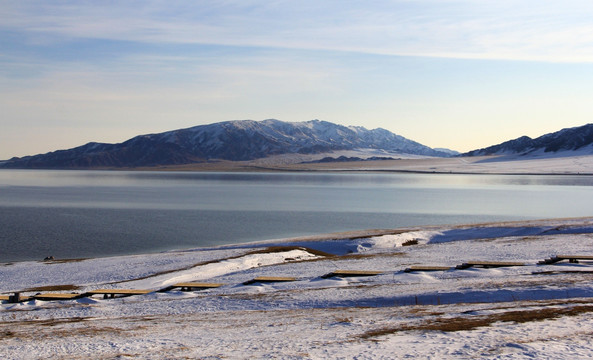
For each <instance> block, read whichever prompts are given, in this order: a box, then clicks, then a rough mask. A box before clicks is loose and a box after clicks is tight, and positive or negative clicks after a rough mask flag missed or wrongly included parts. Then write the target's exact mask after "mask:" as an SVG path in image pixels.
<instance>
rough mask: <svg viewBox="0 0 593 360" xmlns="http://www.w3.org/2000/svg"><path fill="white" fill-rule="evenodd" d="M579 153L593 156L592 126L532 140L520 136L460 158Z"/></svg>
mask: <svg viewBox="0 0 593 360" xmlns="http://www.w3.org/2000/svg"><path fill="white" fill-rule="evenodd" d="M575 152H580V153H582V154H593V124H587V125H583V126H579V127H573V128H567V129H562V130H560V131H557V132H554V133H550V134H546V135H543V136H540V137H538V138H535V139H532V138H530V137H529V136H521V137H519V138H517V139H514V140H509V141H506V142H503V143H501V144H498V145H494V146H490V147H487V148H483V149H478V150H473V151H470V152H467V153H465V154H462V155H461V156H482V155H522V156H528V155H536V154H539V155H541V154H549V155H552V154H560V153H562V154H564V153H566V154H568V153H575Z"/></svg>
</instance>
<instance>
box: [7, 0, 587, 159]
mask: <svg viewBox="0 0 593 360" xmlns="http://www.w3.org/2000/svg"><path fill="white" fill-rule="evenodd" d="M592 100H593V2H592V1H576V0H565V1H548V0H538V1H532V0H524V1H515V0H479V1H478V0H475V1H471V0H458V1H449V0H394V1H346V0H336V1H334V0H325V1H319V0H316V1H309V0H301V1H272V0H270V1H251V0H237V1H232V0H231V1H221V0H219V1H199V0H197V1H174V0H164V1H53V0H39V1H29V0H19V1H12V0H0V109H1V110H0V111H1V113H0V114H1V116H0V126H1V129H2V130H1V132H0V159H7V158H10V157H12V156H23V155H33V154H37V153H45V152H48V151H53V150H58V149H66V148H71V147H75V146H78V145H82V144H84V143H87V142H90V141H97V142H108V143H116V142H122V141H125V140H127V139H129V138H131V137H133V136H135V135H140V134H148V133H157V132H163V131H168V130H174V129H179V128H187V127H191V126H195V125H201V124H209V123H214V122H219V121H226V120H241V119H252V120H264V119H269V118H275V119H279V120H283V121H307V120H312V119H321V120H326V121H330V122H334V123H338V124H343V125H356V126H364V127H366V128H368V129H373V128H377V127H381V128H385V129H387V130H390V131H392V132H394V133H396V134H399V135H402V136H405V137H407V138H409V139H412V140H415V141H418V142H420V143H422V144H424V145H428V146H430V147H447V148H451V149H455V150H458V151H469V150H473V149H476V148H482V147H485V146H489V145H493V144H497V143H500V142H503V141H506V140H510V139H514V138H517V137H519V136H522V135H528V136H531V137H537V136H540V135H543V134H545V133H549V132H554V131H557V130H560V129H562V128H566V127H574V126H580V125H584V124H586V123H590V122H593V119H592V115H593V101H592Z"/></svg>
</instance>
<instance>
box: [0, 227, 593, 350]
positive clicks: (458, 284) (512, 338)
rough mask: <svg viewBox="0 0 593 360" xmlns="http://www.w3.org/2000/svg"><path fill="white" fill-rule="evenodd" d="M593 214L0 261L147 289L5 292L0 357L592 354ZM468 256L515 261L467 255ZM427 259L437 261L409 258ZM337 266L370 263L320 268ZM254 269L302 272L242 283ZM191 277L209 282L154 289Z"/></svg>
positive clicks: (41, 277)
mask: <svg viewBox="0 0 593 360" xmlns="http://www.w3.org/2000/svg"><path fill="white" fill-rule="evenodd" d="M559 254H566V255H593V218H579V219H562V220H542V221H526V222H512V223H497V224H480V225H467V226H450V227H447V226H443V227H426V228H412V229H397V230H373V231H366V232H357V233H350V234H334V235H327V236H320V237H318V238H314V237H310V238H300V239H291V240H284V241H274V242H265V243H253V244H241V245H236V246H226V247H219V248H213V249H195V250H187V251H176V252H167V253H160V254H150V255H137V256H124V257H114V258H99V259H78V260H60V259H57V260H54V261H48V262H22V263H14V264H0V292H2V293H4V294H11V293H13V292H17V291H19V292H22V295H25V296H32V295H35V294H37V293H42V294H43V293H48V292H52V293H55V292H63V293H71V292H76V293H84V292H86V291H89V290H93V289H98V288H103V289H104V288H119V289H149V290H155V291H154V292H151V293H149V294H147V295H137V296H130V297H125V298H115V299H103V298H102V297H99V296H93V297H84V298H80V299H77V300H63V301H41V300H29V301H25V302H22V303H18V304H12V303H8V302H3V303H2V304H1V305H0V355H1V357H2V358H4V359H34V358H88V357H90V358H114V357H119V358H128V357H129V358H133V357H139V358H155V359H161V358H204V359H223V358H224V359H235V358H237V359H243V358H254V359H260V358H286V359H309V358H314V359H322V358H346V359H349V358H359V359H363V358H379V359H380V358H386V359H388V358H389V359H392V358H432V359H447V358H450V359H475V358H488V359H513V358H517V359H518V358H537V359H546V358H547V359H558V358H567V359H568V358H570V359H575V358H593V345H591V343H590V339H591V336H592V334H593V321H592V317H591V315H592V312H593V261H591V262H588V261H581V262H579V263H568V262H567V261H562V262H558V263H556V264H553V265H538V262H539V261H542V260H544V259H546V258H549V257H550V256H552V255H559ZM471 261H488V262H513V263H522V264H524V266H505V267H470V268H466V269H456V268H455V267H456V266H457V265H461V264H463V263H467V262H471ZM420 265H423V266H425V265H431V266H441V267H446V268H449V269H448V270H440V271H412V272H405V271H404V270H405V269H407V268H409V267H412V266H420ZM336 270H373V271H381V272H382V273H381V274H379V275H376V276H357V277H326V276H324V275H326V274H329V273H331V272H333V271H336ZM262 276H282V277H294V278H296V280H295V281H286V282H269V283H268V282H255V283H253V284H250V285H245V284H244V283H245V282H247V281H249V280H253V279H254V278H256V277H262ZM187 281H200V282H212V283H222V284H223V286H221V287H219V288H215V289H207V290H196V291H188V292H182V291H178V290H179V289H177V290H171V291H168V292H157V291H156V290H159V289H163V288H166V287H167V286H170V285H173V284H176V283H179V282H187Z"/></svg>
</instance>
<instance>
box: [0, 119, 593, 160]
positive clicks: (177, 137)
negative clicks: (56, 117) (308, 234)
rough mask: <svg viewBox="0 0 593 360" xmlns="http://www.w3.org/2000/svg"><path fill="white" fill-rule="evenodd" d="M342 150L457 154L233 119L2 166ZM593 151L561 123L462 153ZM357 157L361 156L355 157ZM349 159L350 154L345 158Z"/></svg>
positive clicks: (378, 134)
mask: <svg viewBox="0 0 593 360" xmlns="http://www.w3.org/2000/svg"><path fill="white" fill-rule="evenodd" d="M342 150H363V151H364V150H373V151H375V153H381V152H383V153H384V154H385V155H387V156H386V157H384V158H385V159H387V158H392V157H391V156H392V155H403V156H406V155H413V156H430V157H451V156H457V155H459V153H457V152H455V151H452V150H448V149H433V148H430V147H428V146H425V145H422V144H420V143H418V142H415V141H412V140H409V139H406V138H404V137H403V136H400V135H396V134H394V133H392V132H390V131H388V130H385V129H380V128H379V129H373V130H367V129H365V128H364V127H360V126H342V125H337V124H334V123H330V122H327V121H320V120H311V121H306V122H283V121H280V120H275V119H269V120H263V121H253V120H234V121H225V122H219V123H214V124H209V125H199V126H195V127H191V128H187V129H179V130H173V131H167V132H163V133H158V134H149V135H140V136H136V137H134V138H132V139H129V140H127V141H125V142H122V143H118V144H107V143H97V142H91V143H88V144H86V145H82V146H79V147H76V148H72V149H67V150H58V151H53V152H49V153H47V154H40V155H33V156H25V157H20V158H19V157H15V158H12V159H10V160H5V161H0V168H37V169H51V168H55V169H85V168H134V167H155V166H167V165H184V164H195V163H204V162H212V161H219V160H229V161H247V160H255V159H261V158H266V157H270V156H274V155H284V154H329V157H325V158H323V161H332V159H336V160H335V161H340V159H342V160H343V159H346V160H348V159H349V158H347V157H344V156H342V157H340V155H336V157H333V156H332V154H331V153H333V152H338V151H342ZM577 153H578V154H580V155H584V154H593V124H587V125H584V126H580V127H574V128H567V129H562V130H560V131H557V132H554V133H550V134H546V135H543V136H540V137H538V138H535V139H532V138H530V137H528V136H522V137H519V138H517V139H514V140H510V141H506V142H503V143H501V144H498V145H493V146H490V147H486V148H483V149H478V150H473V151H470V152H467V153H464V154H461V155H459V156H484V155H507V156H521V157H529V156H542V155H543V156H547V155H570V154H577ZM350 159H355V158H350ZM344 161H345V160H344Z"/></svg>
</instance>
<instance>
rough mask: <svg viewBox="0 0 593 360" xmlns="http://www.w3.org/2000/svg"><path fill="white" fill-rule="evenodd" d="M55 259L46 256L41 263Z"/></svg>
mask: <svg viewBox="0 0 593 360" xmlns="http://www.w3.org/2000/svg"><path fill="white" fill-rule="evenodd" d="M55 259H56V258H54V257H53V256H52V255H50V256H47V257H46V258H45V259H43V261H52V260H55Z"/></svg>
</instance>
